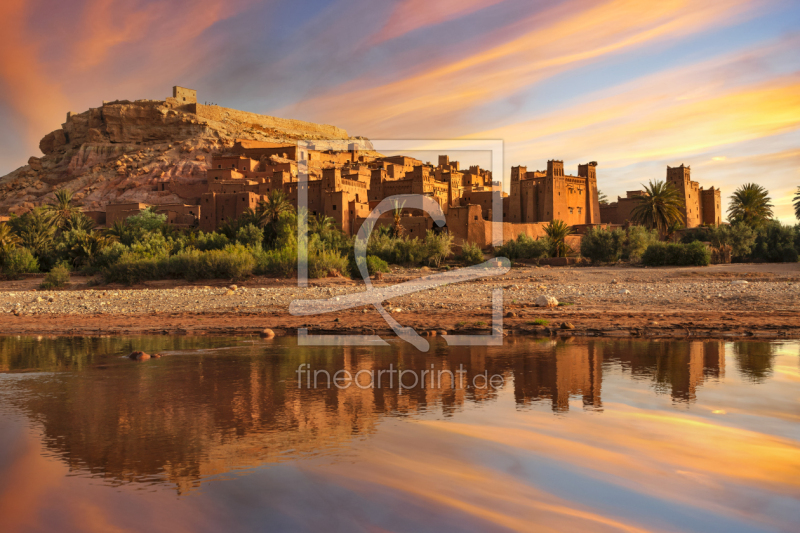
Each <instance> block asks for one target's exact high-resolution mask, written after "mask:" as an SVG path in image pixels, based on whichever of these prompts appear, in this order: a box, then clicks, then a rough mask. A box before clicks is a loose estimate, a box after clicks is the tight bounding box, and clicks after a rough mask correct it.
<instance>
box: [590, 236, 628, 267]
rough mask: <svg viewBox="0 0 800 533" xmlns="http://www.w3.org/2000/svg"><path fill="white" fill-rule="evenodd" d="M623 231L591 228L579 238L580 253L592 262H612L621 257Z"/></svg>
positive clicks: (623, 238)
mask: <svg viewBox="0 0 800 533" xmlns="http://www.w3.org/2000/svg"><path fill="white" fill-rule="evenodd" d="M624 240H625V233H624V232H623V231H622V230H618V229H615V230H613V231H611V230H607V229H604V228H592V229H590V230H589V231H587V232H586V234H585V235H584V236H583V237H582V238H581V255H582V256H583V257H585V258H587V259H590V260H591V261H592V262H595V263H596V262H602V263H613V262H616V261H618V260H619V259H620V258H621V257H622V246H623V241H624Z"/></svg>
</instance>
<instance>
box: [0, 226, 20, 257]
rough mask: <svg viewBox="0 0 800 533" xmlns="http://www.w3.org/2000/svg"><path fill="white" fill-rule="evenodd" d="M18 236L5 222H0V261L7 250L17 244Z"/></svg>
mask: <svg viewBox="0 0 800 533" xmlns="http://www.w3.org/2000/svg"><path fill="white" fill-rule="evenodd" d="M19 243H20V240H19V237H17V235H16V234H15V233H14V232H13V231H12V230H11V226H9V225H8V224H6V223H5V222H3V223H0V263H2V261H3V258H4V257H5V256H6V254H7V253H8V252H10V251H11V250H13V249H14V248H16V247H17V245H19Z"/></svg>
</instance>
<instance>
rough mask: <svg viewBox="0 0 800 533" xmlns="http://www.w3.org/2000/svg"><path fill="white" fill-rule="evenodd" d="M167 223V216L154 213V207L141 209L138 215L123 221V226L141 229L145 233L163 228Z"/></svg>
mask: <svg viewBox="0 0 800 533" xmlns="http://www.w3.org/2000/svg"><path fill="white" fill-rule="evenodd" d="M166 222H167V215H160V214H158V213H156V211H155V208H154V207H148V208H147V209H142V210H141V211H139V213H137V214H135V215H132V216H129V217H128V218H127V219H125V224H127V225H128V226H129V227H131V228H136V229H141V230H143V231H145V232H150V233H152V232H156V231H158V230H160V229H161V228H162V227H164V224H166Z"/></svg>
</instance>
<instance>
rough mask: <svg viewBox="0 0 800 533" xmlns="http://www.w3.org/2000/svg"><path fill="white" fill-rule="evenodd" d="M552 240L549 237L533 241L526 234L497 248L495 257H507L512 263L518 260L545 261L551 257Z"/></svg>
mask: <svg viewBox="0 0 800 533" xmlns="http://www.w3.org/2000/svg"><path fill="white" fill-rule="evenodd" d="M550 248H551V246H550V240H549V239H548V238H547V237H542V238H540V239H532V238H531V237H528V236H527V235H525V234H524V233H521V234H519V235H518V236H517V238H516V239H515V240H509V241H507V242H506V243H505V244H503V245H502V246H501V247H499V248H495V255H497V256H498V257H507V258H508V259H510V260H511V261H514V260H516V259H543V258H545V257H548V256H549V255H550Z"/></svg>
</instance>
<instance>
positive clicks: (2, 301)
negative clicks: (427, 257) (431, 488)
mask: <svg viewBox="0 0 800 533" xmlns="http://www.w3.org/2000/svg"><path fill="white" fill-rule="evenodd" d="M431 273H433V272H431V271H430V270H426V269H404V268H397V269H393V271H392V272H391V273H389V274H386V275H384V277H383V279H382V280H381V281H376V282H375V286H377V287H386V286H390V285H394V284H397V283H402V282H406V281H409V280H412V279H415V278H418V277H422V276H426V275H430V274H431ZM89 281H90V280H88V279H85V278H78V277H75V278H73V281H72V284H71V287H70V288H68V289H67V290H61V291H39V290H36V287H37V286H38V284H39V283H40V282H41V280H40V279H35V278H28V279H23V280H19V281H13V282H2V283H0V331H2V334H4V335H112V334H113V335H136V334H153V333H162V334H187V335H205V334H208V335H255V334H257V333H258V332H259V331H261V330H262V329H264V328H270V329H272V330H273V331H274V332H275V333H276V334H277V335H296V334H297V328H301V327H306V328H308V330H309V332H310V333H328V334H330V333H336V334H354V333H376V334H386V335H390V334H391V331H390V330H389V327H388V325H387V324H386V322H385V321H384V320H383V318H382V317H381V316H380V315H379V314H378V312H377V311H376V310H375V309H374V308H372V307H371V306H370V307H367V308H364V307H361V308H356V309H349V310H345V311H339V312H336V313H328V314H324V315H319V316H310V317H303V316H292V315H291V314H290V313H289V304H290V303H291V302H292V301H293V300H295V299H328V298H336V297H341V296H343V295H346V294H350V293H353V292H359V291H363V290H364V284H363V283H362V282H357V281H355V280H350V279H347V278H327V279H322V280H312V281H311V282H310V286H309V287H307V288H299V287H297V286H296V282H295V281H293V280H277V279H271V278H252V279H249V280H247V281H245V282H243V283H239V284H237V286H236V288H235V289H232V287H231V284H230V282H226V281H223V280H218V281H215V282H214V283H209V282H208V281H204V282H198V283H194V284H189V283H185V282H182V281H159V282H149V283H146V284H143V285H139V286H133V287H125V286H121V285H105V286H103V285H100V286H89ZM495 289H503V295H504V304H503V315H504V317H503V328H504V331H505V334H510V335H520V334H522V335H526V334H529V335H573V336H581V335H587V336H589V335H592V336H595V335H602V336H627V335H635V336H669V337H674V336H687V335H691V336H700V337H729V336H730V337H736V336H759V337H764V336H766V337H776V338H787V337H793V338H797V337H800V265H798V264H736V265H715V266H710V267H705V268H637V267H630V266H613V267H563V268H546V267H534V266H525V267H519V268H517V267H515V268H514V269H512V270H511V271H510V272H509V273H508V274H506V275H504V276H499V277H493V278H486V279H481V280H476V281H470V282H465V283H459V284H455V285H450V286H446V287H439V288H437V289H432V290H427V291H422V292H419V293H415V294H411V295H407V296H402V297H397V298H392V299H391V300H390V301H389V302H388V303H387V302H385V303H384V304H383V307H384V308H385V309H387V310H390V311H391V313H392V316H394V317H395V319H396V320H397V321H398V322H399V323H400V324H402V325H404V326H411V327H413V328H415V329H416V330H417V331H419V332H420V333H422V332H429V334H433V332H437V333H436V334H441V333H442V332H445V331H446V332H447V333H449V334H454V333H459V334H461V333H464V334H471V333H472V334H480V333H488V332H489V330H490V326H491V293H492V291H493V290H495ZM540 295H547V296H553V297H555V298H557V299H558V301H559V302H561V304H562V305H561V306H559V307H556V308H551V309H544V308H538V307H535V305H534V302H535V300H536V298H537V297H538V296H540ZM562 326H565V327H562Z"/></svg>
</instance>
